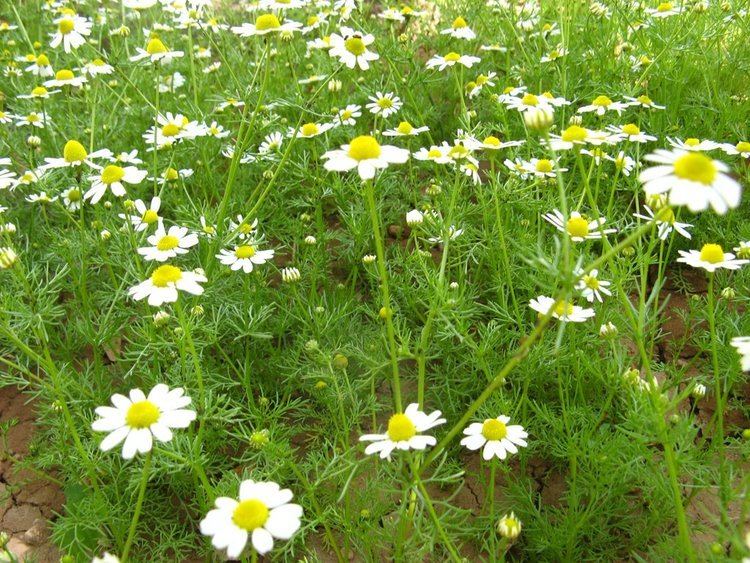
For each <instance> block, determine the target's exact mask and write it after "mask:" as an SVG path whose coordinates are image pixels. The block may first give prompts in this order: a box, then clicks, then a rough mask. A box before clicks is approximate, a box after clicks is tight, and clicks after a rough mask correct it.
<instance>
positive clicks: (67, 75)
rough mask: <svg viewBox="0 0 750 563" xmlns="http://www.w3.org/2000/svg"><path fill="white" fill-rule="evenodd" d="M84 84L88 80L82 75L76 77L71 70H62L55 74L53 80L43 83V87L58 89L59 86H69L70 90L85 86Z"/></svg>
mask: <svg viewBox="0 0 750 563" xmlns="http://www.w3.org/2000/svg"><path fill="white" fill-rule="evenodd" d="M86 82H88V79H87V78H86V77H85V76H83V75H81V76H76V75H75V74H74V73H73V71H72V70H70V69H67V68H64V69H61V70H58V71H57V72H56V73H55V77H54V78H52V79H50V80H46V81H45V82H44V85H45V86H47V87H55V88H57V87H60V86H71V87H72V88H80V87H81V86H83V85H84V84H86Z"/></svg>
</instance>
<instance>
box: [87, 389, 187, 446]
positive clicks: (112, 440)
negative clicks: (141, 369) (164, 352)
mask: <svg viewBox="0 0 750 563" xmlns="http://www.w3.org/2000/svg"><path fill="white" fill-rule="evenodd" d="M111 401H112V405H114V406H112V407H97V408H96V411H95V412H96V414H97V416H99V418H98V419H97V420H95V421H94V422H93V424H92V425H91V428H92V430H94V431H96V432H108V433H109V434H107V436H106V437H105V438H104V440H102V442H101V444H99V448H100V449H101V450H102V451H104V452H106V451H109V450H111V449H112V448H114V447H115V446H117V445H119V444H120V443H122V442H123V441H124V444H123V446H122V457H123V458H124V459H132V458H133V457H134V456H135V454H137V453H142V454H145V453H148V452H150V451H151V448H152V447H153V442H154V439H156V440H157V441H159V442H169V441H170V440H171V439H172V428H187V427H188V426H190V423H191V422H193V421H194V420H195V418H196V413H195V411H194V410H191V409H187V408H185V407H187V406H188V405H189V404H190V401H191V399H190V397H187V396H185V390H184V389H183V388H182V387H176V388H175V389H171V390H170V389H169V387H167V386H166V385H164V384H163V383H160V384H158V385H156V386H155V387H154V388H153V389H151V391H150V392H149V394H148V396H146V395H145V394H144V393H143V391H141V390H140V389H132V390H131V391H130V393H129V394H128V396H127V397H126V396H125V395H120V394H119V393H116V394H114V395H112V399H111Z"/></svg>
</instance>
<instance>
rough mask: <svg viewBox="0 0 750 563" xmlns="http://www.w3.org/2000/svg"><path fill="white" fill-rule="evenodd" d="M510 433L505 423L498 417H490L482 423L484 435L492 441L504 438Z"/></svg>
mask: <svg viewBox="0 0 750 563" xmlns="http://www.w3.org/2000/svg"><path fill="white" fill-rule="evenodd" d="M507 435H508V428H507V427H506V426H505V423H504V422H502V421H500V420H498V419H496V418H488V419H487V420H485V421H484V424H482V436H484V437H485V438H487V439H488V440H491V441H496V440H502V439H503V438H505V437H506V436H507Z"/></svg>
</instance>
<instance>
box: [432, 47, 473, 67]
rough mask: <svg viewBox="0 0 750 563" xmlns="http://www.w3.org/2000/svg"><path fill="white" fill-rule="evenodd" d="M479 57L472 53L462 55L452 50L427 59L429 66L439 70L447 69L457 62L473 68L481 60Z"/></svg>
mask: <svg viewBox="0 0 750 563" xmlns="http://www.w3.org/2000/svg"><path fill="white" fill-rule="evenodd" d="M481 60H482V59H480V58H479V57H472V56H471V55H460V54H458V53H455V52H453V51H451V52H450V53H448V54H447V55H435V56H434V57H432V58H431V59H430V60H429V61H427V68H435V67H437V69H438V70H445V69H446V68H449V67H452V66H454V65H455V64H461V65H463V66H465V67H466V68H471V67H472V66H474V65H475V64H476V63H478V62H479V61H481Z"/></svg>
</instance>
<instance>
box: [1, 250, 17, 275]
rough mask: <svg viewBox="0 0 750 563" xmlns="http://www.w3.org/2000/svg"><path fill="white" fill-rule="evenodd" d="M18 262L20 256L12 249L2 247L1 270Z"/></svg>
mask: <svg viewBox="0 0 750 563" xmlns="http://www.w3.org/2000/svg"><path fill="white" fill-rule="evenodd" d="M17 260H18V255H17V254H16V253H15V251H14V250H13V249H12V248H8V247H7V246H4V247H0V269H2V270H5V269H7V268H10V267H11V266H13V264H15V263H16V261H17Z"/></svg>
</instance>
